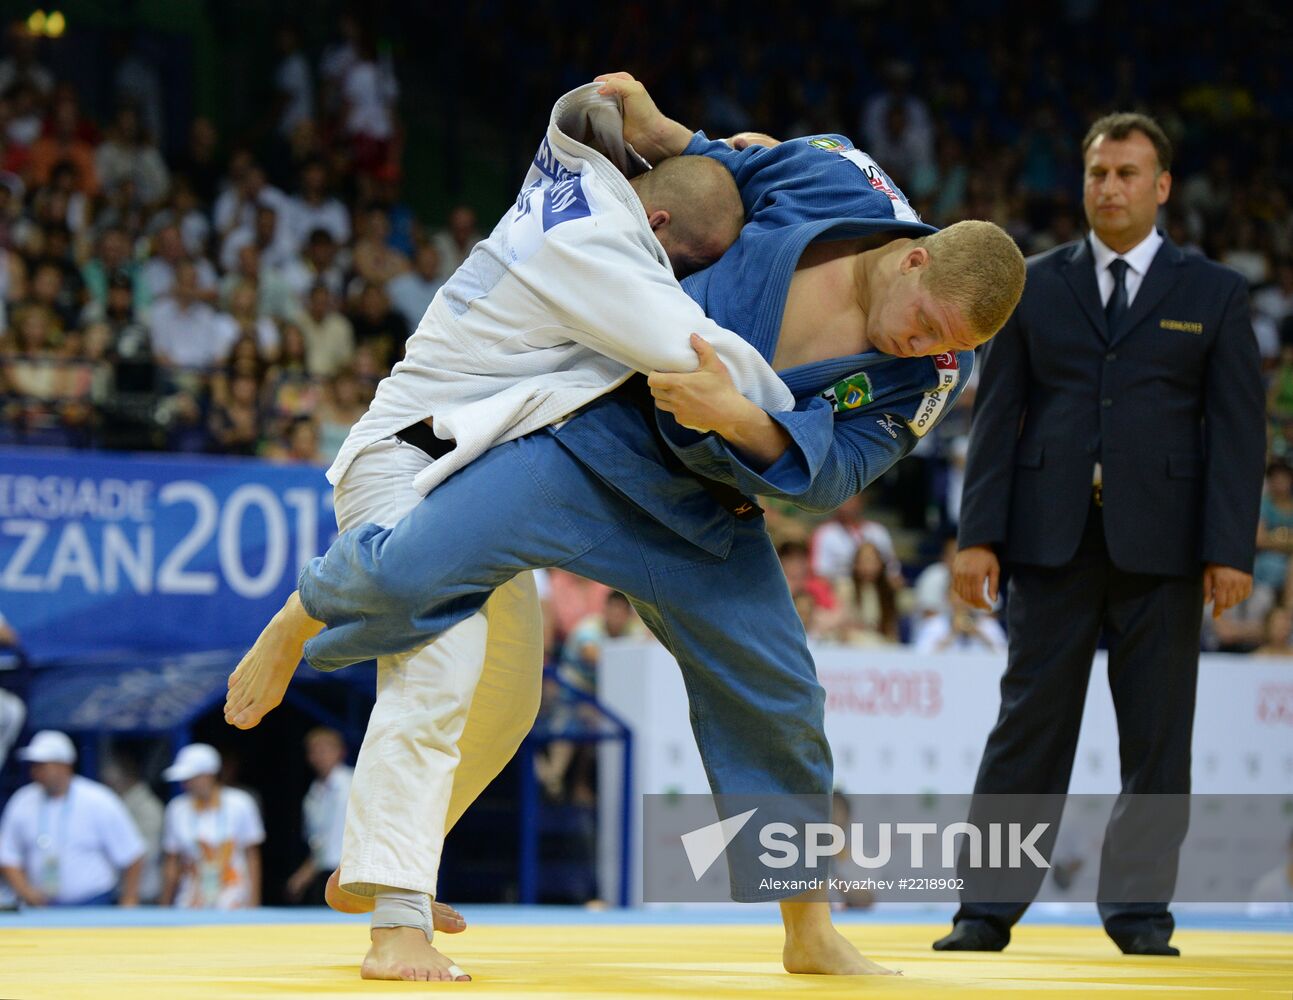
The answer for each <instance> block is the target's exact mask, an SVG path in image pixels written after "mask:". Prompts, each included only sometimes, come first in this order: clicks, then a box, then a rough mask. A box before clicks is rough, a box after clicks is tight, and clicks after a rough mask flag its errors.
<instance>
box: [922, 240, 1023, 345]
mask: <svg viewBox="0 0 1293 1000" xmlns="http://www.w3.org/2000/svg"><path fill="white" fill-rule="evenodd" d="M916 243H917V244H919V245H921V246H923V247H925V249H927V250H928V251H929V265H928V266H927V267H925V268H923V269H922V271H921V281H922V283H923V284H924V286H925V287H926V288H927V289H929V291H930V294H931V295H933V296H934V297H935V298H936V299H938V300H939V301H940V302H944V303H947V304H948V305H951V306H955V307H956V308H957V309H959V310H960V312H961V314H962V315H963V316H964V317H965V320H966V322H967V323H969V325H970V331H971V333H972V334H973V336H974V341H975V343H976V344H982V343H983V342H984V341H986V340H989V339H991V337H992V336H993V334H995V333H996V332H997V331H998V330H1000V329H1001V328H1002V326H1004V325H1005V322H1006V320H1008V319H1009V318H1010V314H1011V313H1012V312H1014V311H1015V306H1017V305H1018V304H1019V297H1020V296H1021V295H1023V294H1024V274H1025V268H1024V255H1023V254H1022V253H1020V252H1019V247H1018V246H1016V245H1015V241H1014V240H1013V239H1011V238H1010V236H1009V235H1008V234H1007V233H1006V231H1005V230H1004V229H1002V228H1001V227H1000V226H998V225H997V224H996V223H993V222H984V221H982V220H980V219H968V220H966V221H965V222H958V223H956V224H955V225H952V226H948V227H947V228H946V229H943V230H940V231H939V232H937V233H931V234H930V235H928V236H922V237H920V238H919V239H917V240H916Z"/></svg>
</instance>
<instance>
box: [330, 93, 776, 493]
mask: <svg viewBox="0 0 1293 1000" xmlns="http://www.w3.org/2000/svg"><path fill="white" fill-rule="evenodd" d="M598 86H599V85H598V84H588V85H585V86H583V87H579V88H577V89H576V90H573V91H571V92H570V93H569V94H566V95H565V96H564V97H562V98H561V99H560V100H559V101H557V103H556V105H555V106H554V107H553V109H552V117H551V120H550V121H549V124H548V131H547V135H546V137H545V139H544V141H543V144H542V145H541V146H540V147H539V152H538V154H537V155H536V156H535V158H534V162H533V164H532V165H531V167H530V170H529V172H528V174H527V175H526V178H525V186H524V187H523V188H522V190H521V193H520V195H519V196H518V197H517V199H516V204H515V205H514V206H513V207H512V208H511V210H510V211H509V212H508V213H507V214H506V215H505V216H504V217H503V218H502V219H501V220H500V221H499V223H498V225H497V226H495V227H494V231H493V232H492V233H490V235H489V238H488V239H485V240H483V241H481V242H480V243H478V244H477V245H476V247H475V248H474V249H473V250H472V252H471V254H470V255H469V256H468V258H467V260H466V261H464V262H463V264H462V266H461V267H459V268H458V270H457V271H455V272H454V274H453V277H451V278H450V279H449V281H448V282H446V284H445V285H444V286H443V287H442V288H441V289H440V290H439V291H438V292H437V293H436V296H435V299H434V300H433V301H432V303H431V305H430V306H429V307H428V308H427V312H426V315H425V316H423V317H422V322H421V323H420V324H419V325H418V328H417V330H416V331H414V333H413V334H412V336H410V337H409V340H408V343H407V345H406V347H405V357H404V360H402V361H400V362H399V364H397V365H396V366H395V368H394V369H393V370H392V371H391V374H390V375H389V376H388V377H387V378H386V379H384V380H383V381H382V383H381V384H380V385H379V386H378V388H377V394H376V396H375V398H374V399H373V403H372V405H371V406H370V407H369V409H368V412H367V413H366V414H364V416H363V417H362V418H361V419H360V421H359V422H358V423H357V424H356V425H355V426H354V427H353V428H352V429H351V432H350V434H349V436H348V437H347V438H346V441H345V444H344V445H343V446H342V448H341V451H340V453H339V454H338V455H337V458H336V461H334V462H333V464H332V467H331V468H330V469H329V470H328V480H329V481H330V482H331V483H332V484H333V485H336V484H337V483H339V482H340V481H341V479H342V477H343V476H344V475H345V474H346V470H347V469H348V468H349V467H350V464H351V463H352V462H353V461H354V459H355V456H356V455H358V454H359V453H360V452H361V451H362V450H363V449H364V448H366V447H368V446H369V445H371V444H373V443H374V442H376V441H379V440H382V439H383V438H387V437H389V436H391V435H392V434H394V433H395V432H397V431H399V430H402V429H403V428H405V427H408V426H409V425H410V424H413V423H416V422H418V421H420V420H424V419H426V418H427V417H434V426H435V432H436V434H437V436H439V437H440V438H442V439H445V440H449V439H452V440H453V441H454V442H455V446H454V448H453V449H452V450H451V451H450V452H448V453H447V454H445V455H443V456H441V457H440V458H439V459H437V460H436V461H435V462H433V463H432V464H431V465H429V466H427V467H426V468H425V469H424V470H423V471H422V472H421V473H420V474H419V475H418V476H417V477H416V479H415V480H414V486H415V487H416V488H417V490H418V491H419V492H420V493H422V494H426V493H428V492H429V491H430V490H431V489H433V488H434V487H435V486H436V485H437V484H439V483H441V482H443V481H444V480H445V479H446V478H447V477H448V476H450V475H451V474H452V473H454V472H455V471H457V470H458V469H460V468H462V467H463V466H465V465H467V464H468V463H469V462H471V461H472V460H473V459H475V458H476V457H478V456H479V455H481V454H482V453H483V452H484V451H485V450H486V449H488V448H489V447H491V446H492V445H495V444H500V443H502V442H504V441H508V440H511V439H513V438H517V437H521V436H522V435H525V434H529V433H531V432H532V431H535V430H538V429H540V428H542V427H545V426H547V425H549V424H552V423H556V422H559V421H561V420H562V419H564V418H566V417H568V416H569V415H570V414H571V413H573V412H574V411H575V410H577V409H579V408H580V407H581V406H584V405H586V404H587V403H589V402H591V401H592V400H594V399H596V398H597V397H598V396H601V395H603V394H604V393H606V392H609V391H610V390H612V389H614V388H615V387H616V386H618V385H620V384H621V383H623V382H624V381H625V380H626V379H628V378H629V376H630V375H632V374H633V373H634V372H635V371H636V372H649V371H653V370H658V371H694V370H695V369H696V367H697V360H696V353H695V351H694V350H693V349H692V347H691V344H690V342H689V336H690V334H692V333H693V332H694V333H698V334H700V335H701V336H702V337H704V338H705V339H706V340H708V341H709V342H710V343H711V344H713V345H714V348H715V350H716V351H717V353H718V355H719V357H720V358H721V359H722V360H723V362H724V364H725V365H726V366H727V369H728V371H729V372H730V373H731V375H732V379H733V381H734V382H735V383H736V386H737V388H738V389H740V390H741V392H742V393H743V394H744V395H745V396H746V397H747V398H749V399H750V400H752V401H753V402H754V403H756V404H757V405H759V406H761V407H763V408H764V409H765V410H768V411H769V412H777V411H781V410H789V409H792V408H793V407H794V397H793V396H792V395H791V393H790V390H789V389H787V388H786V386H785V384H784V383H783V382H782V381H781V380H780V379H779V378H778V377H777V375H776V374H775V373H774V372H773V371H772V369H771V367H770V366H769V365H768V363H767V362H766V361H764V359H763V358H762V357H761V356H760V355H759V353H758V351H756V350H755V349H754V348H753V347H751V346H750V345H749V344H747V343H746V342H745V341H744V340H742V339H741V338H740V337H738V336H737V335H736V334H734V333H731V332H730V331H727V330H724V329H723V328H721V327H719V326H718V325H717V324H715V323H713V322H712V321H711V320H709V319H708V318H707V317H706V316H705V314H704V313H703V312H702V310H701V308H700V306H698V305H697V304H696V303H695V302H694V301H692V299H690V298H689V297H688V296H687V294H686V293H685V292H684V291H683V290H682V287H681V286H680V285H679V284H678V282H677V280H676V279H675V278H674V275H673V271H672V269H671V267H670V264H669V258H668V257H667V256H666V254H665V251H664V248H663V247H662V246H661V245H660V241H659V240H657V239H656V238H655V235H654V234H653V233H652V231H651V227H650V225H649V224H648V222H647V216H646V211H645V210H644V208H643V207H642V203H641V201H639V200H638V197H637V195H636V193H635V192H634V191H633V188H632V187H631V186H630V185H629V182H628V179H627V177H626V174H628V173H630V172H631V173H634V174H636V173H639V172H641V171H642V170H644V169H646V166H645V164H644V163H643V161H642V160H641V159H640V157H638V156H637V154H636V153H635V152H634V151H633V149H632V148H631V147H629V146H627V145H626V144H625V142H624V139H623V132H622V127H623V122H622V118H621V113H620V109H619V105H618V103H617V102H616V101H615V99H613V98H610V97H601V96H598V94H597V89H598ZM594 145H595V146H596V147H597V148H593V147H594ZM599 150H601V151H599ZM608 156H609V157H610V158H608ZM611 158H613V159H614V162H612V159H611Z"/></svg>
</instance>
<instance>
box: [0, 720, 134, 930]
mask: <svg viewBox="0 0 1293 1000" xmlns="http://www.w3.org/2000/svg"><path fill="white" fill-rule="evenodd" d="M18 757H19V759H20V760H25V761H27V762H28V763H29V764H30V765H31V777H32V783H31V784H30V785H25V786H23V787H22V788H20V789H18V791H17V792H15V793H14V796H13V798H12V799H10V800H9V804H8V806H6V807H5V811H4V815H3V816H0V874H3V875H4V877H5V879H6V880H7V881H8V882H9V884H10V885H11V886H12V887H13V890H14V892H15V893H17V894H18V898H19V899H21V900H22V901H23V902H24V903H26V904H27V905H28V906H46V905H50V904H57V905H64V906H96V905H104V904H107V903H111V902H112V898H113V895H114V893H116V891H117V888H118V885H120V895H119V901H120V903H121V905H122V906H134V905H135V904H136V903H138V901H139V873H140V869H141V867H142V864H143V857H144V842H143V840H142V839H141V838H140V836H139V831H138V830H136V829H135V824H134V822H133V821H132V820H131V818H130V814H129V813H127V812H126V807H125V806H124V805H122V802H121V799H119V798H118V797H117V796H116V795H115V794H114V793H113V791H112V790H111V789H110V788H107V787H106V786H104V785H101V784H99V783H98V782H97V781H91V780H90V779H89V778H83V777H81V776H80V775H78V774H76V773H75V772H74V771H73V768H72V765H73V764H74V763H75V762H76V748H75V747H74V746H73V745H72V741H71V740H70V739H69V738H68V737H67V736H66V734H64V733H59V732H55V731H54V730H50V729H44V730H41V731H40V732H38V733H37V734H36V735H35V736H34V737H32V741H31V743H30V744H29V745H28V746H26V747H23V748H22V749H21V750H19V751H18Z"/></svg>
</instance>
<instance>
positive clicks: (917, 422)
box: [907, 351, 961, 437]
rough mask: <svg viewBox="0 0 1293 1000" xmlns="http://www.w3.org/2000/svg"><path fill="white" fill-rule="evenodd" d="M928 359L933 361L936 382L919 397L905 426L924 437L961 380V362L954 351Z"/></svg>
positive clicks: (939, 416) (917, 435) (940, 415)
mask: <svg viewBox="0 0 1293 1000" xmlns="http://www.w3.org/2000/svg"><path fill="white" fill-rule="evenodd" d="M930 360H932V361H933V362H934V371H935V372H936V373H937V374H938V384H937V385H936V386H935V387H934V388H933V389H930V390H929V391H928V392H926V393H925V394H924V395H922V396H921V397H920V405H919V406H917V407H916V413H915V415H914V416H912V417H910V418H908V419H907V426H908V427H910V428H911V432H912V433H913V434H915V435H916V437H924V436H925V434H926V432H928V431H929V429H930V428H931V427H933V426H934V425H935V424H936V423H938V421H939V418H941V417H942V415H943V410H944V409H945V408H946V407H947V401H948V399H949V398H950V397H951V395H952V390H953V389H955V388H956V384H957V383H958V382H960V381H961V363H960V361H958V360H957V357H956V352H955V351H948V352H947V353H946V354H937V355H935V356H934V357H933V358H931V359H930Z"/></svg>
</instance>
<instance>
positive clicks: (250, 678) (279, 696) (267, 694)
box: [224, 591, 323, 729]
mask: <svg viewBox="0 0 1293 1000" xmlns="http://www.w3.org/2000/svg"><path fill="white" fill-rule="evenodd" d="M322 630H323V623H322V622H317V621H315V620H314V619H313V618H311V617H310V616H309V615H308V614H306V613H305V608H304V607H302V606H301V599H300V597H298V596H297V594H296V592H295V591H293V592H292V596H291V597H289V598H288V599H287V603H286V604H284V605H283V607H282V608H281V609H280V610H279V612H278V614H276V615H274V617H273V618H271V619H270V622H269V624H268V625H266V626H265V630H264V631H263V632H261V633H260V636H259V638H257V639H256V642H255V645H253V646H252V647H251V649H249V650H247V655H246V656H244V657H243V658H242V662H241V663H239V664H238V667H237V669H236V670H234V672H233V673H232V674H230V675H229V694H228V696H227V697H226V698H225V703H224V721H225V722H227V723H229V725H231V726H236V727H237V728H239V729H251V728H252V727H253V726H256V725H258V724H259V723H260V720H261V719H263V718H264V717H265V716H266V715H268V714H269V713H270V712H271V711H273V710H274V709H275V708H277V707H278V705H279V703H280V702H281V701H282V700H283V695H284V694H285V693H286V692H287V685H288V684H289V683H291V680H292V675H293V674H294V673H296V667H297V665H298V664H299V663H300V662H301V652H302V650H304V649H305V643H306V641H307V640H308V639H310V638H312V637H313V636H316V635H318V634H319V632H321V631H322Z"/></svg>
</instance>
